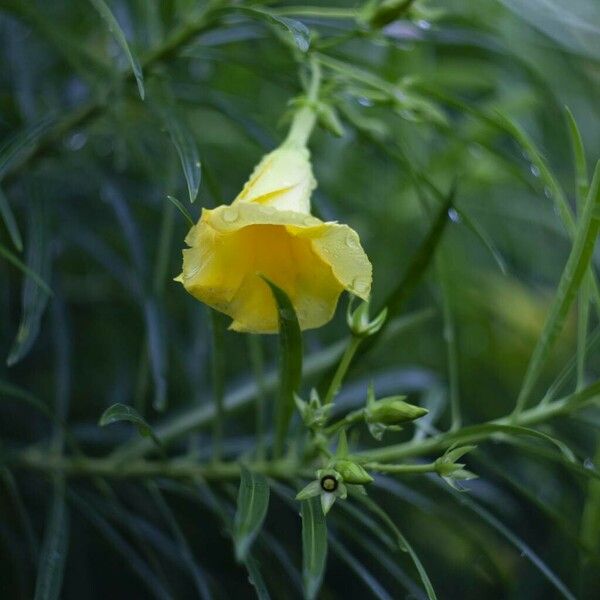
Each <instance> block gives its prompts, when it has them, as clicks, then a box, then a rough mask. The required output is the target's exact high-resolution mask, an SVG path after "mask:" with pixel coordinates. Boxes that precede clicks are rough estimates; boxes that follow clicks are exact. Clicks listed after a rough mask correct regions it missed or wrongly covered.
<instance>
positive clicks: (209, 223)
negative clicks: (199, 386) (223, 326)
mask: <svg viewBox="0 0 600 600" xmlns="http://www.w3.org/2000/svg"><path fill="white" fill-rule="evenodd" d="M315 187H316V181H315V179H314V176H313V173H312V167H311V163H310V155H309V152H308V149H307V148H306V147H304V145H302V144H293V143H290V142H287V143H284V144H283V145H282V146H280V147H279V148H277V149H276V150H274V151H273V152H271V153H269V154H267V155H266V156H265V157H264V158H263V159H262V160H261V161H260V163H259V164H258V165H257V166H256V168H255V169H254V172H253V173H252V175H251V177H250V179H249V180H248V182H247V183H246V185H244V188H243V189H242V191H241V192H240V194H239V195H238V196H237V198H236V199H235V200H234V201H233V203H232V204H231V205H229V206H219V207H217V208H215V209H213V210H208V209H204V210H203V211H202V215H201V217H200V220H199V221H198V223H197V224H196V225H195V226H194V227H192V229H191V230H190V232H189V233H188V235H187V237H186V239H185V241H186V243H187V245H188V246H189V248H188V249H186V250H184V251H183V272H182V273H181V275H180V276H179V277H178V278H177V280H178V281H180V282H181V283H182V284H183V285H184V287H185V289H186V290H187V291H188V292H189V293H190V294H192V296H194V297H195V298H197V299H198V300H201V301H202V302H204V303H206V304H208V305H209V306H211V307H213V308H215V309H216V310H219V311H221V312H223V313H225V314H227V315H229V316H230V317H231V318H232V319H233V322H232V324H231V329H234V330H236V331H246V332H253V333H275V332H277V330H278V317H277V306H276V304H275V300H274V299H273V297H272V295H271V291H270V290H269V287H268V285H267V284H266V283H265V281H264V279H263V278H262V277H261V275H262V276H264V277H267V278H268V279H269V280H270V281H273V282H274V283H275V284H276V285H277V286H278V287H280V288H281V289H283V290H284V291H285V292H286V294H287V295H288V296H289V298H290V300H291V302H292V304H293V306H294V309H295V311H296V314H297V316H298V321H299V323H300V327H301V328H302V329H311V328H315V327H320V326H321V325H324V324H325V323H327V321H329V320H330V319H331V317H332V316H333V313H334V311H335V307H336V304H337V300H338V298H339V295H340V294H341V292H342V291H343V290H348V291H350V292H352V293H353V294H355V295H356V296H359V297H360V298H363V299H365V300H366V299H367V298H368V296H369V292H370V289H371V264H370V262H369V259H368V258H367V255H366V254H365V252H364V250H363V249H362V247H361V244H360V240H359V237H358V235H357V234H356V232H355V231H353V230H352V229H351V228H350V227H348V226H347V225H342V224H339V223H336V222H323V221H321V220H319V219H317V218H316V217H314V216H312V215H311V214H310V196H311V193H312V191H313V189H314V188H315Z"/></svg>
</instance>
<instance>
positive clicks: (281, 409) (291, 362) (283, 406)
mask: <svg viewBox="0 0 600 600" xmlns="http://www.w3.org/2000/svg"><path fill="white" fill-rule="evenodd" d="M263 279H264V280H265V282H266V283H267V285H268V286H269V287H270V288H271V292H272V293H273V297H274V298H275V302H276V303H277V312H278V314H279V397H278V398H277V407H276V415H275V423H276V430H275V446H274V455H275V456H281V454H282V453H283V448H284V444H285V438H286V434H287V430H288V427H289V423H290V419H291V418H292V414H293V412H294V405H295V403H294V394H295V392H297V391H298V388H299V387H300V381H301V378H302V333H301V331H300V325H299V324H298V317H296V313H295V311H294V307H293V305H292V303H291V301H290V299H289V298H288V296H287V294H286V293H285V292H284V291H283V290H282V289H281V288H279V287H277V286H276V285H275V284H274V283H273V282H271V281H269V280H268V279H267V278H265V277H263Z"/></svg>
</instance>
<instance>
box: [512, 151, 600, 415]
mask: <svg viewBox="0 0 600 600" xmlns="http://www.w3.org/2000/svg"><path fill="white" fill-rule="evenodd" d="M599 231H600V162H598V163H597V165H596V170H595V172H594V178H593V181H592V186H591V188H590V190H589V193H588V196H587V198H586V201H585V206H584V209H583V213H582V215H581V218H580V220H579V224H578V226H577V231H576V234H575V240H574V242H573V247H572V249H571V254H570V255H569V259H568V261H567V264H566V266H565V268H564V270H563V273H562V276H561V278H560V282H559V284H558V290H557V292H556V296H555V298H554V300H553V302H552V306H551V307H550V312H549V314H548V317H547V318H546V322H545V323H544V327H543V329H542V333H541V335H540V337H539V339H538V342H537V344H536V346H535V348H534V351H533V353H532V355H531V359H530V361H529V365H528V367H527V372H526V374H525V378H524V380H523V385H522V387H521V391H520V393H519V397H518V398H517V404H516V407H515V413H514V414H515V415H518V414H519V413H520V412H521V411H522V410H523V408H524V407H525V405H526V404H527V401H528V400H529V397H530V396H531V393H532V392H533V389H534V386H535V384H536V383H537V381H538V378H539V376H540V374H541V372H542V369H543V367H544V365H545V363H546V360H547V358H548V356H549V354H550V351H551V350H552V347H553V346H554V343H555V342H556V339H557V337H558V335H559V334H560V332H561V331H562V328H563V325H564V322H565V319H566V317H567V314H568V312H569V309H570V307H571V305H572V303H573V301H574V300H575V297H576V295H577V290H578V289H579V286H580V285H581V282H582V280H583V277H584V275H585V274H586V271H587V269H588V266H589V264H590V261H591V258H592V253H593V251H594V246H595V244H596V239H597V238H598V232H599Z"/></svg>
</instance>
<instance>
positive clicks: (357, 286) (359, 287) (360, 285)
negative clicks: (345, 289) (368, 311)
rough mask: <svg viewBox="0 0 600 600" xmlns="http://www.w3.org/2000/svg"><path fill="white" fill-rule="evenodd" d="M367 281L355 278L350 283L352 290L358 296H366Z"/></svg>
mask: <svg viewBox="0 0 600 600" xmlns="http://www.w3.org/2000/svg"><path fill="white" fill-rule="evenodd" d="M369 287H370V285H369V280H368V279H367V278H365V277H355V278H354V281H352V289H353V290H354V291H355V292H357V293H358V294H366V293H367V292H368V291H369Z"/></svg>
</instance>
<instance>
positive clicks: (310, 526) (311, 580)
mask: <svg viewBox="0 0 600 600" xmlns="http://www.w3.org/2000/svg"><path fill="white" fill-rule="evenodd" d="M301 506H302V512H301V514H302V581H303V583H304V597H305V598H306V600H313V599H314V598H316V597H317V595H318V593H319V589H320V588H321V582H322V581H323V575H324V573H325V565H326V562H327V524H326V522H325V515H324V514H323V510H322V508H321V501H320V499H319V498H318V497H314V498H309V499H308V500H303V501H302V502H301Z"/></svg>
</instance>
